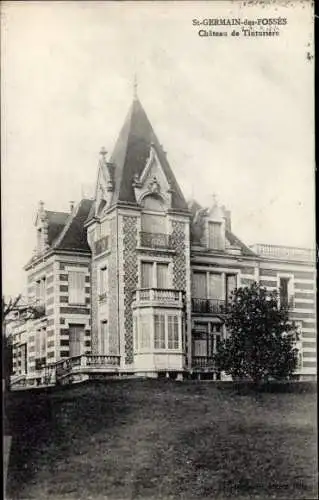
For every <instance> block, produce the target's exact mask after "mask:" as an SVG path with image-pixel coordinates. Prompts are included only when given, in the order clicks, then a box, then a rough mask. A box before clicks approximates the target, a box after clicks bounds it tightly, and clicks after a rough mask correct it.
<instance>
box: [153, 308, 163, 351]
mask: <svg viewBox="0 0 319 500" xmlns="http://www.w3.org/2000/svg"><path fill="white" fill-rule="evenodd" d="M154 322H155V331H154V348H155V349H165V316H164V315H163V314H156V315H155V316H154Z"/></svg>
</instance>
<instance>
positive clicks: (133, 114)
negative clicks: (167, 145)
mask: <svg viewBox="0 0 319 500" xmlns="http://www.w3.org/2000/svg"><path fill="white" fill-rule="evenodd" d="M152 144H153V146H154V148H155V150H156V153H157V155H158V157H159V161H160V163H161V165H162V167H163V170H164V173H165V175H166V177H167V179H168V182H169V183H170V184H171V187H172V189H173V194H172V208H173V209H177V210H188V207H187V203H186V201H185V198H184V196H183V193H182V191H181V189H180V187H179V185H178V183H177V181H176V178H175V176H174V174H173V171H172V169H171V167H170V165H169V163H168V161H167V158H166V154H165V152H164V151H163V148H162V146H161V144H160V143H159V141H158V139H157V137H156V135H155V133H154V130H153V127H152V125H151V123H150V121H149V119H148V117H147V115H146V113H145V111H144V109H143V106H142V104H141V103H140V101H139V99H138V98H137V97H136V98H135V99H134V100H133V103H132V106H131V108H130V110H129V113H128V115H127V117H126V120H125V122H124V125H123V127H122V130H121V132H120V134H119V137H118V140H117V142H116V144H115V148H114V151H113V154H112V156H111V159H110V161H111V162H112V163H114V165H115V172H114V175H115V179H114V180H115V189H114V192H113V198H112V204H114V203H117V202H129V203H133V204H135V203H136V199H135V194H134V189H133V185H132V183H133V179H134V176H135V175H141V173H142V171H143V169H144V167H145V165H146V161H147V159H148V157H149V154H150V148H151V145H152Z"/></svg>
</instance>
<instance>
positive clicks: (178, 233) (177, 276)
mask: <svg viewBox="0 0 319 500" xmlns="http://www.w3.org/2000/svg"><path fill="white" fill-rule="evenodd" d="M172 229H173V231H172V237H171V238H172V239H171V241H172V245H173V248H174V250H175V252H176V253H175V254H174V256H173V288H176V289H177V290H184V291H185V290H186V245H185V224H184V223H183V222H180V221H174V220H173V221H172Z"/></svg>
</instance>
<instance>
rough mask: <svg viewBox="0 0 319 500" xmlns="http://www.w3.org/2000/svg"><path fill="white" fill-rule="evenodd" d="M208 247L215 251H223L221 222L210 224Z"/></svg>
mask: <svg viewBox="0 0 319 500" xmlns="http://www.w3.org/2000/svg"><path fill="white" fill-rule="evenodd" d="M208 232H209V235H208V238H209V240H208V246H209V248H213V249H215V250H221V249H222V248H223V245H222V226H221V224H220V223H219V222H209V224H208Z"/></svg>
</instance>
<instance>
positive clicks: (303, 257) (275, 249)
mask: <svg viewBox="0 0 319 500" xmlns="http://www.w3.org/2000/svg"><path fill="white" fill-rule="evenodd" d="M251 249H252V250H253V251H254V252H256V253H257V254H258V255H262V256H263V257H270V258H273V259H286V260H298V261H312V262H314V261H315V257H316V255H315V250H312V249H310V248H296V247H285V246H279V245H263V244H257V245H252V246H251Z"/></svg>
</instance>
